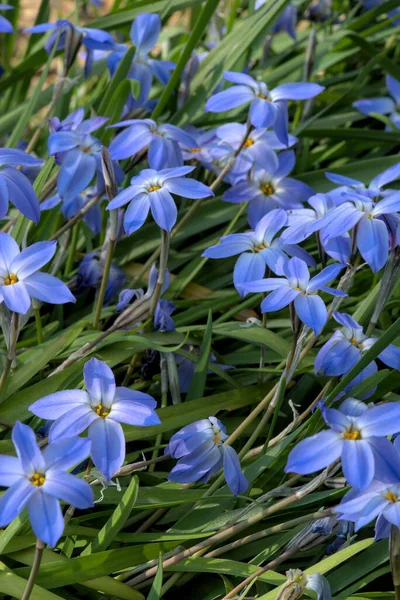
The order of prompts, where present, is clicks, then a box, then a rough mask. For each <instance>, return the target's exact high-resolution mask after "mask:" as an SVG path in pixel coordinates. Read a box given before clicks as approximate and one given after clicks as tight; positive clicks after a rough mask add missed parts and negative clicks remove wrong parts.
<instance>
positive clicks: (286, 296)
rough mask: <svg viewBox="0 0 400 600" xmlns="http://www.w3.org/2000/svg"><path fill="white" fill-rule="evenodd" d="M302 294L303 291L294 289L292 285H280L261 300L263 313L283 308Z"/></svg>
mask: <svg viewBox="0 0 400 600" xmlns="http://www.w3.org/2000/svg"><path fill="white" fill-rule="evenodd" d="M300 294H301V292H299V291H297V290H294V289H293V288H291V287H286V286H282V287H279V288H278V289H276V290H274V291H273V292H271V293H270V294H269V295H268V296H267V297H266V298H264V300H263V301H262V302H261V310H262V312H263V313H264V312H270V311H272V312H273V311H276V310H281V309H282V308H285V306H288V304H290V303H291V302H293V301H295V300H296V299H297V298H298V297H299V295H300Z"/></svg>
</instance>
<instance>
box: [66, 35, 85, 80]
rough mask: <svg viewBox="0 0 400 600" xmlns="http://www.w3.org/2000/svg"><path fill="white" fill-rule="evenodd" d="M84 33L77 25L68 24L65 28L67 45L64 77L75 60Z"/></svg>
mask: <svg viewBox="0 0 400 600" xmlns="http://www.w3.org/2000/svg"><path fill="white" fill-rule="evenodd" d="M82 37H83V36H82V34H81V33H79V32H78V31H77V30H76V29H75V27H73V26H72V25H68V26H67V27H66V28H65V46H64V48H65V49H64V77H66V76H67V74H68V71H69V70H70V68H71V67H72V65H73V64H74V62H75V59H76V56H77V54H78V50H79V47H80V45H81V42H82Z"/></svg>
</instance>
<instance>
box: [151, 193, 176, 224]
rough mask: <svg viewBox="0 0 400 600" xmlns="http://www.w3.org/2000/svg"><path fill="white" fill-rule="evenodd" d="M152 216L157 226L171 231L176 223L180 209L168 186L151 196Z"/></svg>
mask: <svg viewBox="0 0 400 600" xmlns="http://www.w3.org/2000/svg"><path fill="white" fill-rule="evenodd" d="M149 202H150V208H151V214H152V215H153V219H154V220H155V222H156V223H157V225H158V226H159V227H160V228H161V229H165V231H171V229H172V228H173V226H174V225H175V223H176V219H177V216H178V209H177V208H176V204H175V202H174V200H173V198H172V196H171V194H170V193H169V191H168V189H166V186H165V187H164V188H161V189H160V190H156V191H154V192H151V193H150V194H149Z"/></svg>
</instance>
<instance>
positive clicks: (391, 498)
mask: <svg viewBox="0 0 400 600" xmlns="http://www.w3.org/2000/svg"><path fill="white" fill-rule="evenodd" d="M397 498H398V497H397V496H396V494H393V492H391V491H390V490H389V491H388V492H387V493H386V496H385V499H386V500H389V502H397Z"/></svg>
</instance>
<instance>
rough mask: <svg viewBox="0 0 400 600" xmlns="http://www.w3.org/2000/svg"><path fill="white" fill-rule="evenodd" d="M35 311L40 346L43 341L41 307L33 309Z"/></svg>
mask: <svg viewBox="0 0 400 600" xmlns="http://www.w3.org/2000/svg"><path fill="white" fill-rule="evenodd" d="M33 312H34V313H35V323H36V333H37V343H38V346H40V344H42V343H43V329H42V318H41V316H40V308H39V307H36V308H34V309H33Z"/></svg>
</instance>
